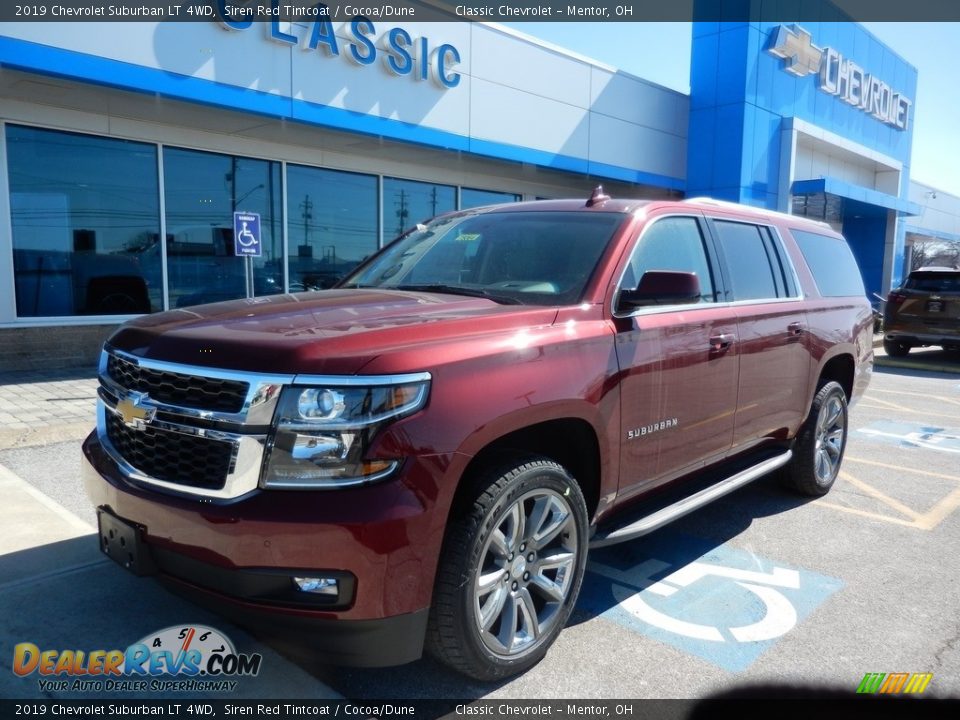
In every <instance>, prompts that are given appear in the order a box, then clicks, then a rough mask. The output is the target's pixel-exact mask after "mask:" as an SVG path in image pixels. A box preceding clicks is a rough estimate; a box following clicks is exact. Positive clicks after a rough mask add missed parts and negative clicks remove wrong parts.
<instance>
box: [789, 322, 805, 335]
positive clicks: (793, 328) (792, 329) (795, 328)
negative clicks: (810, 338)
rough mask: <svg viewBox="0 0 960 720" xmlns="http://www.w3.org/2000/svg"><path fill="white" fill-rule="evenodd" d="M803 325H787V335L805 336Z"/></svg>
mask: <svg viewBox="0 0 960 720" xmlns="http://www.w3.org/2000/svg"><path fill="white" fill-rule="evenodd" d="M803 330H804V328H803V323H798V322H792V323H790V324H789V325H787V333H789V334H790V335H803Z"/></svg>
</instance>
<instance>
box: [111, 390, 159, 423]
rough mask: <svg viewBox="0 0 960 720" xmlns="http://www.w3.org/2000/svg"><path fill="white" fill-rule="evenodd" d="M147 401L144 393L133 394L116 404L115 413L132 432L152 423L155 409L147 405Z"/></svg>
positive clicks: (155, 413) (155, 412)
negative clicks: (118, 414)
mask: <svg viewBox="0 0 960 720" xmlns="http://www.w3.org/2000/svg"><path fill="white" fill-rule="evenodd" d="M147 400H148V397H147V394H146V393H138V392H133V393H129V394H128V395H127V396H126V397H125V398H123V400H121V401H120V402H118V403H117V412H118V413H120V418H121V419H122V420H123V424H124V425H126V426H127V427H129V428H133V429H134V430H143V429H144V428H146V427H147V424H148V423H151V422H153V418H154V417H156V415H157V409H156V408H155V407H151V406H149V405H147V404H146V403H147Z"/></svg>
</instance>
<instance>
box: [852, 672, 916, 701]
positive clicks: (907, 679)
mask: <svg viewBox="0 0 960 720" xmlns="http://www.w3.org/2000/svg"><path fill="white" fill-rule="evenodd" d="M931 680H933V673H905V672H902V673H867V674H866V675H864V676H863V680H861V681H860V687H858V688H857V692H858V693H867V694H870V695H874V694H878V693H879V694H886V695H895V694H898V693H913V694H916V695H919V694H920V693H922V692H923V691H924V690H926V689H927V685H929V684H930V681H931Z"/></svg>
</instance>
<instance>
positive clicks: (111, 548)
mask: <svg viewBox="0 0 960 720" xmlns="http://www.w3.org/2000/svg"><path fill="white" fill-rule="evenodd" d="M97 526H98V528H99V530H100V552H102V553H103V554H104V555H106V556H107V557H108V558H110V559H111V560H113V561H114V562H115V563H117V564H118V565H120V566H121V567H123V568H125V569H126V570H129V571H130V572H132V573H133V574H134V575H139V576H143V575H153V574H154V573H156V571H157V566H156V564H155V563H154V561H153V556H152V555H151V553H150V548H149V547H147V545H146V543H144V542H143V532H142V529H141V528H140V527H139V526H137V525H134V524H132V523H128V522H127V521H125V520H121V519H120V518H118V517H117V516H116V515H114V514H113V513H111V512H110V511H109V510H107V509H105V508H97Z"/></svg>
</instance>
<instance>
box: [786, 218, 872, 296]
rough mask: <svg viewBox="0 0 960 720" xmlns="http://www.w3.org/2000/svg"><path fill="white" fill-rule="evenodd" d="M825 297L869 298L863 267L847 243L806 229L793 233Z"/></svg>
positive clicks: (792, 231) (818, 288) (818, 287)
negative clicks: (860, 266) (864, 284)
mask: <svg viewBox="0 0 960 720" xmlns="http://www.w3.org/2000/svg"><path fill="white" fill-rule="evenodd" d="M790 234H791V235H793V237H794V239H796V241H797V245H798V246H799V248H800V252H801V253H803V259H804V260H806V262H807V267H809V268H810V272H811V273H813V279H814V282H816V284H817V290H818V291H819V292H820V294H821V295H822V296H823V297H852V296H855V295H861V296H862V295H866V291H865V290H864V289H863V278H862V277H860V268H859V267H857V261H856V259H854V257H853V253H852V252H851V251H850V248H849V247H848V246H847V243H846V242H844V241H843V240H839V239H837V238H833V237H828V236H827V235H819V234H817V233H812V232H806V231H803V230H790Z"/></svg>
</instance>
